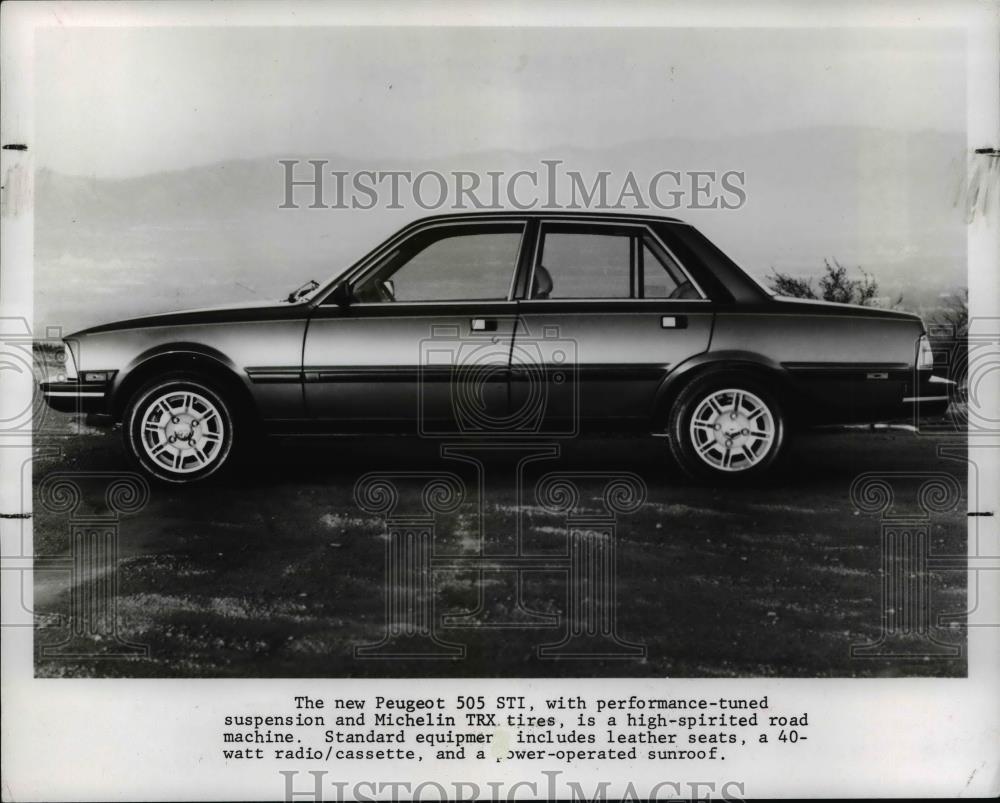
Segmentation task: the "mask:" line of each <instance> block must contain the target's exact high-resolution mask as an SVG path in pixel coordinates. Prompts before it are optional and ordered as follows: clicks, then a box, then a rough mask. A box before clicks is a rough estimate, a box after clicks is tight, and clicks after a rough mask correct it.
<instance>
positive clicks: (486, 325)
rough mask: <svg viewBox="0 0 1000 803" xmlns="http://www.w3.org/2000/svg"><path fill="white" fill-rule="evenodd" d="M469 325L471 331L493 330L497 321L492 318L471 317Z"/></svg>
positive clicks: (495, 328)
mask: <svg viewBox="0 0 1000 803" xmlns="http://www.w3.org/2000/svg"><path fill="white" fill-rule="evenodd" d="M471 327H472V331H473V332H495V331H496V330H497V322H496V321H495V320H493V319H492V318H473V319H472V321H471Z"/></svg>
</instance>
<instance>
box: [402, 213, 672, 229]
mask: <svg viewBox="0 0 1000 803" xmlns="http://www.w3.org/2000/svg"><path fill="white" fill-rule="evenodd" d="M504 218H516V219H537V218H546V219H564V220H614V221H616V222H622V223H627V222H630V221H634V222H641V223H685V221H683V220H681V219H679V218H675V217H666V216H664V215H648V214H641V213H635V212H595V211H593V210H590V209H580V210H553V211H546V210H544V209H525V210H520V209H500V210H472V211H468V212H448V213H446V214H441V215H428V216H427V217H422V218H417V219H416V220H414V221H413V222H412V223H410V224H409V225H408V226H407V227H406V228H409V227H410V226H413V225H417V224H424V223H435V222H446V221H456V220H469V221H475V220H495V219H504Z"/></svg>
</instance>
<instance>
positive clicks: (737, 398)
mask: <svg viewBox="0 0 1000 803" xmlns="http://www.w3.org/2000/svg"><path fill="white" fill-rule="evenodd" d="M669 428H670V431H669V437H670V448H671V452H672V453H673V455H674V458H675V459H676V460H677V462H678V463H679V464H680V466H681V468H682V469H683V470H684V471H685V472H686V473H687V474H688V475H689V476H691V477H694V478H696V479H707V480H716V481H731V480H741V479H749V478H750V477H756V476H759V475H761V474H763V473H764V472H766V471H767V470H768V469H770V468H771V467H772V466H773V465H774V463H775V462H776V461H777V459H778V457H779V456H780V454H781V452H782V449H783V447H784V445H785V437H786V434H785V430H786V425H785V418H784V413H783V411H782V408H781V404H780V403H779V401H778V399H777V397H776V396H775V394H774V393H772V392H771V390H770V389H769V388H767V387H766V386H765V385H764V383H763V382H761V381H759V380H757V379H756V377H752V376H748V375H745V374H743V373H741V372H738V371H718V372H715V373H712V374H708V375H706V376H704V377H702V378H701V379H699V380H696V381H695V382H693V383H692V384H691V385H689V386H688V387H686V388H685V389H684V390H683V391H681V393H680V395H679V396H678V398H677V400H676V402H675V404H674V406H673V409H672V411H671V415H670V423H669Z"/></svg>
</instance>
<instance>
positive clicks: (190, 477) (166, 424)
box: [122, 374, 234, 483]
mask: <svg viewBox="0 0 1000 803" xmlns="http://www.w3.org/2000/svg"><path fill="white" fill-rule="evenodd" d="M122 429H123V432H124V435H125V446H126V447H127V448H128V450H129V452H130V453H131V455H132V457H133V458H134V459H135V460H136V461H137V462H138V463H139V465H140V466H142V468H144V469H145V470H146V471H148V472H149V473H150V474H152V475H153V476H154V477H156V478H158V479H161V480H164V481H165V482H173V483H191V482H196V481H198V480H203V479H205V478H207V477H209V476H211V475H213V474H215V473H217V472H218V471H220V470H221V469H222V468H223V466H225V465H226V463H227V461H228V459H229V456H230V453H231V452H232V447H233V436H234V418H233V414H232V411H231V410H230V407H229V405H227V403H226V401H225V400H224V399H223V397H222V395H221V394H220V393H219V392H218V391H217V390H215V388H213V387H212V386H211V384H209V383H208V382H207V381H205V380H203V379H201V378H200V377H195V376H187V375H183V374H179V375H174V376H169V377H160V378H158V379H156V380H154V381H153V382H150V383H148V384H147V385H145V386H144V387H143V388H142V389H141V390H139V391H138V392H137V393H136V394H135V395H134V396H133V397H132V400H131V402H130V403H129V405H128V407H127V409H126V411H125V416H124V422H123V427H122Z"/></svg>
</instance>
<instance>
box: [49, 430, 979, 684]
mask: <svg viewBox="0 0 1000 803" xmlns="http://www.w3.org/2000/svg"><path fill="white" fill-rule="evenodd" d="M46 424H47V431H48V432H49V433H51V435H50V437H48V438H47V439H45V442H46V443H50V444H51V445H52V446H53V447H54V451H52V452H46V451H45V450H44V448H40V450H39V453H38V457H37V459H36V462H35V466H34V481H35V489H36V499H35V508H34V510H35V514H34V543H35V552H36V556H37V557H38V559H39V563H38V566H39V567H40V568H41V567H47V568H46V569H45V570H41V571H36V581H35V589H34V590H35V602H34V605H35V614H36V621H37V623H38V629H37V630H36V673H37V674H38V675H39V676H44V677H51V676H71V677H89V676H136V677H139V676H142V677H146V676H153V677H231V676H235V677H340V676H383V675H384V676H456V677H462V676H513V677H544V676H612V677H623V676H661V677H662V676H673V677H750V676H778V677H792V676H795V677H830V676H832V677H848V676H872V675H878V676H884V675H888V676H898V675H948V676H962V675H964V674H965V672H966V663H965V656H964V649H961V650H960V653H961V654H960V655H959V656H958V657H917V658H913V657H901V658H900V657H896V658H884V657H858V656H853V657H852V652H851V647H852V645H863V644H866V643H871V642H874V641H876V640H877V639H878V637H879V634H880V632H881V631H882V628H883V610H882V608H883V605H882V574H881V572H882V551H881V540H882V526H883V524H882V522H881V521H880V519H879V516H878V515H877V514H872V513H864V512H859V511H858V510H856V509H855V505H854V503H853V502H852V500H851V498H850V495H849V489H850V487H851V483H852V481H853V480H854V479H855V478H856V477H857V476H858V475H859V474H861V473H863V472H874V471H890V472H909V473H911V474H916V475H919V473H920V472H942V471H943V472H947V473H949V474H951V475H953V476H954V477H955V478H956V480H957V481H958V483H959V484H960V486H961V489H962V500H961V502H960V504H958V505H957V506H956V507H955V508H954V509H953V510H948V511H943V512H935V513H932V514H931V516H930V519H929V522H928V524H929V527H930V548H931V551H932V552H933V553H934V554H938V555H943V554H949V555H959V556H962V555H964V554H965V552H966V524H967V518H966V502H965V493H966V491H965V489H966V480H965V464H964V462H963V461H962V460H961V459H958V460H952V459H946V458H942V457H941V456H939V454H938V447H939V446H940V445H941V444H942V443H945V442H947V443H952V444H954V443H955V438H954V437H952V438H950V439H948V438H944V437H927V436H921V435H917V434H914V433H911V432H906V431H895V430H893V431H882V432H871V431H866V430H840V431H834V432H825V433H813V434H807V435H802V436H800V437H798V438H797V439H796V440H795V442H794V443H793V447H792V450H791V452H790V454H789V455H788V458H787V459H786V461H785V463H784V465H783V466H782V468H781V469H780V470H779V471H778V472H777V473H776V474H775V475H773V476H772V477H770V478H769V479H768V480H767V481H765V482H761V483H760V484H758V485H755V486H750V487H737V488H718V487H705V486H699V485H697V484H694V483H691V482H689V481H687V480H684V479H682V478H681V477H680V476H679V474H678V472H677V470H676V469H675V468H673V467H672V466H671V465H670V463H669V462H668V461H667V460H666V457H665V450H666V448H665V447H666V444H665V443H663V442H662V441H659V440H657V439H653V438H616V439H609V438H581V439H578V440H576V441H573V442H568V443H563V444H562V445H561V446H560V450H561V455H560V456H558V457H556V458H554V459H548V460H541V461H538V462H536V463H532V464H530V465H529V466H528V467H527V468H526V469H525V479H524V483H523V484H522V487H523V489H524V496H523V497H522V498H521V501H520V503H519V502H518V496H517V494H516V491H517V483H515V482H514V480H513V476H514V473H513V463H512V462H511V461H503V460H500V461H497V462H496V463H495V464H494V463H491V464H490V465H489V467H488V473H489V475H490V479H489V481H488V482H487V489H486V491H485V493H484V494H483V497H484V498H483V500H482V501H483V506H482V519H481V520H480V513H479V504H478V503H479V501H480V499H479V494H478V493H477V491H476V488H477V481H476V476H475V470H474V467H473V466H472V465H471V464H469V463H467V462H462V461H460V460H455V459H450V458H443V457H441V454H440V450H441V446H442V442H438V441H432V440H421V439H417V438H398V437H380V438H363V439H362V438H338V439H329V440H326V441H323V442H312V443H303V442H299V441H295V440H286V441H280V442H276V443H274V444H273V445H271V446H270V447H269V448H268V449H267V450H266V452H265V453H264V455H263V456H262V457H260V458H259V459H258V460H256V461H254V462H252V463H248V464H245V465H243V466H242V467H241V468H240V470H238V471H237V472H236V473H235V474H233V475H231V476H228V477H226V478H223V479H221V480H219V481H217V482H214V483H212V484H209V485H205V486H198V487H192V488H176V487H168V486H164V485H152V487H151V493H150V497H149V500H148V502H147V503H146V504H145V505H144V506H143V507H142V508H141V509H140V510H138V511H137V512H135V513H130V514H126V515H123V516H122V517H121V518H120V520H119V521H118V523H117V528H118V529H117V532H118V538H117V555H116V557H115V559H114V560H113V561H112V562H111V563H110V566H111V569H112V571H108V566H107V565H105V566H104V567H103V568H101V567H97V568H96V569H90V570H88V569H86V568H85V567H84V568H80V567H79V566H78V570H77V572H76V573H75V574H74V573H73V572H72V571H70V570H69V569H68V566H69V563H68V562H66V561H64V562H62V563H60V559H61V558H65V557H67V556H69V554H70V544H71V538H70V532H71V528H72V527H73V525H74V521H75V520H76V519H85V518H86V517H87V516H88V515H89V514H91V513H95V514H101V513H106V512H107V511H106V509H104V508H103V505H104V502H103V501H102V499H103V493H104V491H103V488H104V487H105V486H106V484H107V478H99V477H98V478H94V477H90V478H88V477H86V476H84V475H82V474H80V475H78V476H79V482H80V486H81V488H83V489H84V491H83V499H82V500H81V503H80V505H79V507H78V508H77V509H76V511H75V512H73V513H72V514H70V513H67V512H53V511H52V510H51V509H50V508H49V507H47V506H46V504H44V503H42V501H41V500H40V499H39V498H38V493H37V491H38V487H39V483H41V482H43V481H44V480H45V478H46V477H47V476H48V475H50V474H51V473H53V472H74V473H75V472H104V473H108V474H116V473H120V472H121V471H123V470H127V468H128V463H127V462H126V458H125V455H124V451H123V448H122V445H121V440H120V433H119V432H117V431H114V432H106V431H103V430H98V429H94V428H91V427H87V426H85V425H82V424H81V422H79V421H76V420H74V419H72V418H71V417H69V416H57V415H55V414H51V415H50V418H49V419H48V420H47V422H46ZM72 430H76V431H77V434H75V435H72V436H69V435H66V434H65V433H68V432H70V431H72ZM42 442H43V439H42V438H39V439H38V443H39V444H40V445H41V443H42ZM959 452H961V448H959ZM959 457H961V455H959ZM378 471H393V472H397V473H399V472H403V473H407V472H409V473H412V472H426V471H437V472H441V471H445V472H453V473H455V474H456V475H458V476H459V477H461V478H462V480H463V481H464V483H465V485H466V488H467V490H468V494H467V499H466V501H465V502H464V503H463V504H461V505H460V506H459V507H458V508H457V510H455V511H454V512H452V513H448V514H444V515H441V516H439V518H438V520H437V522H436V525H435V527H436V530H435V536H434V538H435V540H434V553H435V555H438V554H448V555H459V556H463V555H465V556H468V555H471V554H473V553H475V552H476V551H477V550H479V549H480V547H481V544H480V526H482V528H483V529H484V530H485V544H486V545H485V547H484V551H485V552H486V553H488V554H491V555H496V554H502V553H505V552H510V551H511V550H512V549H513V547H514V541H513V538H514V536H513V533H514V531H515V526H516V523H517V521H516V517H517V512H516V511H517V510H518V508H519V507H521V508H522V509H523V513H522V525H523V538H522V549H523V551H524V553H525V554H528V553H530V554H532V555H541V556H550V557H552V556H558V555H561V554H565V553H566V544H567V537H568V536H567V522H566V518H565V515H564V514H562V513H559V512H558V511H552V510H549V509H546V508H544V507H542V506H541V505H539V504H538V503H537V500H536V499H535V498H533V497H534V489H535V487H536V483H537V481H538V479H539V478H540V477H541V476H542V475H543V474H547V473H549V472H559V471H575V472H590V473H593V474H604V473H607V472H631V473H634V474H636V475H638V476H639V477H640V478H641V479H642V480H643V481H644V482H645V484H646V487H647V489H648V490H647V501H646V502H645V503H644V504H643V505H642V506H641V507H640V508H639V509H638V510H636V511H635V512H631V513H624V514H619V515H618V516H617V518H616V522H615V524H616V533H617V536H618V539H619V540H618V551H617V566H616V571H615V576H616V577H617V588H616V599H617V605H616V608H615V611H616V615H617V625H616V628H617V633H618V635H619V636H620V638H621V639H622V640H623V641H625V642H629V643H633V644H638V645H642V646H643V647H644V648H645V654H644V656H641V657H636V658H625V659H616V660H612V659H594V658H588V659H572V660H571V659H565V658H563V659H559V660H552V659H550V658H546V657H544V656H542V655H540V654H539V650H538V647H539V646H540V645H544V644H551V643H555V642H559V641H560V640H561V638H562V635H563V633H564V632H565V630H566V624H565V619H566V616H565V612H566V610H567V574H566V572H565V571H564V570H562V569H560V568H559V567H558V566H559V565H561V564H558V560H556V561H555V564H558V565H555V564H554V565H555V567H554V568H546V567H545V566H543V567H542V568H541V569H538V570H536V571H531V572H524V573H522V575H521V584H520V590H518V586H517V584H516V583H515V582H514V576H515V575H514V573H513V572H511V571H507V572H503V571H497V570H491V569H489V568H487V569H486V570H485V571H483V572H482V574H480V572H479V571H478V570H476V569H474V568H463V567H462V566H461V565H453V566H451V567H444V568H440V569H439V570H436V571H435V572H434V574H433V582H434V586H433V595H432V596H433V600H434V605H435V609H434V630H435V633H436V635H437V636H438V637H439V638H440V639H441V640H442V641H444V642H448V643H452V644H461V645H464V647H465V654H464V657H462V658H460V659H450V660H443V659H434V660H414V659H404V660H372V659H370V658H359V657H356V656H355V648H356V647H359V646H363V645H367V644H372V643H375V642H378V641H379V639H380V638H381V637H382V636H383V634H384V633H385V631H386V579H385V571H386V568H385V567H386V546H387V543H388V539H387V534H386V533H387V530H386V523H385V521H384V519H383V518H382V517H381V516H380V515H378V514H376V513H371V512H365V511H364V510H362V509H361V507H359V505H358V504H357V503H356V501H355V499H354V497H353V488H354V485H355V482H356V481H357V480H358V479H359V478H360V477H361V476H362V475H364V474H366V473H368V472H378ZM590 481H591V480H583V481H582V487H583V488H584V492H583V497H582V501H581V505H582V508H583V509H584V510H585V511H586V510H591V512H592V510H593V509H597V508H598V507H599V506H600V505H599V498H598V494H599V488H598V487H597V486H596V485H594V486H592V487H591V486H588V485H587V483H588V482H590ZM922 481H923V478H922V477H920V476H911V477H908V478H906V477H903V478H898V479H897V480H893V483H894V485H893V490H894V492H895V497H896V498H895V502H894V507H893V511H892V512H893V515H897V516H904V517H905V516H910V517H913V516H919V515H922V514H921V513H920V508H919V507H918V504H917V499H916V496H917V494H916V489H917V486H918V485H919V483H920V482H922ZM593 482H598V483H599V478H597V479H594V480H593ZM101 483H104V485H102V484H101ZM400 493H401V499H402V504H403V505H409V506H411V507H412V506H413V505H415V504H416V503H417V502H418V501H419V500H418V499H416V497H415V495H416V494H417V493H418V489H417V487H416V486H415V485H414V486H413V487H412V488H410V487H409V486H407V485H406V483H405V482H403V484H402V485H400ZM408 494H409V495H413V497H414V498H410V497H409V496H408ZM76 523H77V524H79V522H76ZM84 525H85V526H86V522H84ZM459 564H460V562H459ZM83 592H86V593H88V594H102V593H104V594H108V595H110V599H111V600H112V601H113V607H112V608H108V610H113V615H114V617H115V622H116V624H115V625H114V626H111V625H109V624H108V621H97V623H96V625H95V624H94V622H93V621H90V620H88V621H87V622H83V623H82V624H81V623H80V621H77V622H76V624H77V626H78V627H84V628H86V627H90V628H92V629H93V632H87V633H84V634H83V635H82V636H80V638H79V639H78V640H77V642H73V643H74V644H77V643H80V639H83V641H85V642H86V643H87V644H89V645H90V646H89V647H88V648H87V649H85V650H83V651H82V652H83V653H84V656H83V657H80V656H79V655H78V656H76V657H73V656H72V655H67V654H66V653H67V652H70V653H71V652H73V651H74V650H67V649H63V650H62V654H58V655H55V656H53V655H48V654H43V652H42V650H43V649H44V648H45V646H46V645H49V646H52V645H57V644H59V643H60V642H64V641H65V640H66V639H67V636H68V635H69V633H70V630H69V629H68V626H67V624H66V622H67V619H66V618H65V615H66V614H67V613H69V612H70V609H71V605H72V604H73V600H80V599H83V597H81V596H80V594H81V593H83ZM481 594H482V595H483V596H482V602H483V607H482V610H481V611H480V612H479V613H477V614H476V615H474V616H472V617H470V618H469V619H466V620H465V621H462V622H460V624H461V625H462V626H461V627H444V626H443V625H444V624H445V620H444V617H445V616H446V615H448V614H461V613H463V612H467V611H472V610H474V609H476V608H477V604H478V603H479V602H480V595H481ZM518 594H520V598H521V602H522V606H523V607H525V608H528V609H530V610H531V611H533V612H535V613H536V614H539V615H541V614H549V615H550V617H551V621H550V622H549V624H550V626H548V627H527V626H525V625H527V624H532V623H534V624H537V623H538V622H539V621H542V620H541V619H539V618H532V617H530V616H529V617H528V618H526V619H518V606H516V605H515V598H516V597H517V596H518ZM929 606H930V610H931V612H932V613H933V615H934V617H937V616H938V615H939V614H947V613H956V614H961V613H962V612H963V611H964V610H965V608H966V578H965V572H963V571H957V570H935V571H932V572H931V574H930V580H929ZM109 615H110V614H109ZM91 619H93V617H91ZM69 621H70V622H71V623H72V622H73V620H72V619H70V620H69ZM511 621H514V622H517V623H519V625H520V626H517V627H505V628H497V627H484V626H482V625H487V624H497V623H508V624H509V623H510V622H511ZM961 621H962V620H961V616H959V617H958V621H955V622H949V623H947V624H945V625H943V626H939V625H938V624H937V623H936V620H935V623H933V624H932V628H931V635H932V636H933V637H934V638H935V639H936V640H937V641H938V642H940V643H942V644H951V645H956V646H958V647H960V648H961V647H964V644H965V630H964V628H963V627H962V626H961ZM88 622H89V623H88ZM553 623H554V626H551V625H552V624H553ZM475 625H480V626H475ZM95 628H96V629H95ZM112 631H114V632H116V633H117V636H118V638H119V639H120V640H122V641H124V642H129V643H131V644H134V645H140V647H141V651H140V652H139V654H138V655H132V657H117V658H111V657H107V653H108V652H116V651H118V650H117V648H116V647H115V646H114V645H115V644H117V641H116V640H115V639H114V638H113V637H111V636H109V633H110V632H112ZM903 643H904V647H903V655H904V656H910V655H913V654H914V653H913V650H910V649H908V648H907V647H906V643H908V642H906V639H905V638H904V640H903ZM920 643H922V642H919V639H918V641H917V642H914V646H915V647H916V650H917V652H920V649H919V647H920ZM130 649H134V648H130ZM126 651H127V650H126ZM77 652H80V651H79V650H77ZM143 653H145V654H143Z"/></svg>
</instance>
